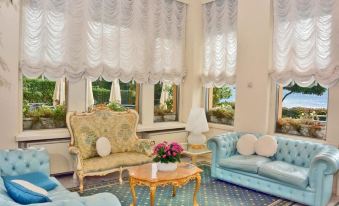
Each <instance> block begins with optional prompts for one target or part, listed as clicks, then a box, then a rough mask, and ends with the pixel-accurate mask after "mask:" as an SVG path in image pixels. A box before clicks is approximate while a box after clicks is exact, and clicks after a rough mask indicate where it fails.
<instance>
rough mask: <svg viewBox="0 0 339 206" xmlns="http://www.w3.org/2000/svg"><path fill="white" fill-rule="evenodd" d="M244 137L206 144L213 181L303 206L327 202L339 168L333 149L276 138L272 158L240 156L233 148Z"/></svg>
mask: <svg viewBox="0 0 339 206" xmlns="http://www.w3.org/2000/svg"><path fill="white" fill-rule="evenodd" d="M243 134H245V133H240V132H232V133H225V134H221V135H218V136H216V137H213V138H211V139H209V140H208V142H207V145H208V148H209V149H211V150H212V152H213V155H212V177H214V178H217V179H221V180H224V181H227V182H231V183H234V184H237V185H240V186H244V187H247V188H251V189H254V190H258V191H261V192H265V193H269V194H272V195H275V196H279V197H282V198H286V199H289V200H292V201H295V202H299V203H302V204H307V205H314V206H325V205H326V204H327V203H328V202H329V200H330V198H331V195H332V184H333V176H334V174H335V173H336V172H337V170H338V167H339V152H338V150H337V149H336V148H334V147H332V146H327V145H322V144H317V143H312V142H309V141H300V140H293V139H287V138H283V137H276V138H277V141H278V150H277V153H276V154H275V155H274V156H273V157H271V158H265V157H260V156H257V155H250V156H242V155H239V154H238V153H237V149H236V144H237V141H238V139H239V137H240V136H242V135H243ZM256 136H258V137H259V135H256Z"/></svg>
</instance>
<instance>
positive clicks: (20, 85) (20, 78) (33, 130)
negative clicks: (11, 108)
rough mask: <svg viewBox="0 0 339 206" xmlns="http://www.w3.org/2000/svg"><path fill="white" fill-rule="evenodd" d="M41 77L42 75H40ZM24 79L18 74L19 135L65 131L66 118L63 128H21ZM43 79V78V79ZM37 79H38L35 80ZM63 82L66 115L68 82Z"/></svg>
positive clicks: (67, 110)
mask: <svg viewBox="0 0 339 206" xmlns="http://www.w3.org/2000/svg"><path fill="white" fill-rule="evenodd" d="M42 77H43V75H42ZM24 78H25V76H24V75H23V73H22V72H20V73H19V78H18V90H19V109H18V112H19V114H18V117H19V118H18V119H19V125H20V126H19V131H20V132H21V133H23V132H41V131H42V132H44V131H48V130H60V129H61V130H62V129H67V124H66V118H65V125H66V126H65V127H55V128H45V129H44V128H42V129H24V127H23V122H24V119H25V117H24V114H23V106H24V102H23V101H24V91H23V89H24ZM43 78H44V77H43ZM35 79H38V78H35ZM47 80H48V79H47ZM64 80H65V102H64V106H65V108H66V115H67V113H68V112H69V107H68V106H69V98H68V93H69V82H68V80H67V79H66V78H64ZM49 81H54V82H56V80H49Z"/></svg>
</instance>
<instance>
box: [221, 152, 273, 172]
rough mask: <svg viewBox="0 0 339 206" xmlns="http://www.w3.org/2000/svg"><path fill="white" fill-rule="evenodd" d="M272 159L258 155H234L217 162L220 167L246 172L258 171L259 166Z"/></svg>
mask: <svg viewBox="0 0 339 206" xmlns="http://www.w3.org/2000/svg"><path fill="white" fill-rule="evenodd" d="M270 161H272V160H271V159H270V158H267V157H261V156H258V155H249V156H245V155H234V156H232V157H228V158H226V159H222V160H220V162H219V165H220V166H221V167H226V168H230V169H238V170H242V171H246V172H252V173H258V169H259V167H260V166H261V165H262V164H264V163H266V162H270Z"/></svg>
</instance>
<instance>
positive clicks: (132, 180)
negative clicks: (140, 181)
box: [129, 177, 137, 206]
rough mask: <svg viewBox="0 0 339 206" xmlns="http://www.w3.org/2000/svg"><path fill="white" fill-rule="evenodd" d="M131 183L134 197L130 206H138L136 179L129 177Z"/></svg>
mask: <svg viewBox="0 0 339 206" xmlns="http://www.w3.org/2000/svg"><path fill="white" fill-rule="evenodd" d="M129 185H130V188H131V193H132V198H133V200H132V201H133V202H132V204H131V205H130V206H136V205H137V196H136V194H135V185H136V184H135V180H134V179H133V178H131V177H130V179H129Z"/></svg>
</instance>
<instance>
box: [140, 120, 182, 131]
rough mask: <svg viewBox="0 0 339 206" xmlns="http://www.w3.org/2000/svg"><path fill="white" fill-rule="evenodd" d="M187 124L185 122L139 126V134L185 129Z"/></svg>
mask: <svg viewBox="0 0 339 206" xmlns="http://www.w3.org/2000/svg"><path fill="white" fill-rule="evenodd" d="M185 127H186V124H185V123H183V122H156V123H153V124H150V125H142V124H139V125H138V128H137V132H152V131H160V130H169V129H184V128H185Z"/></svg>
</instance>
